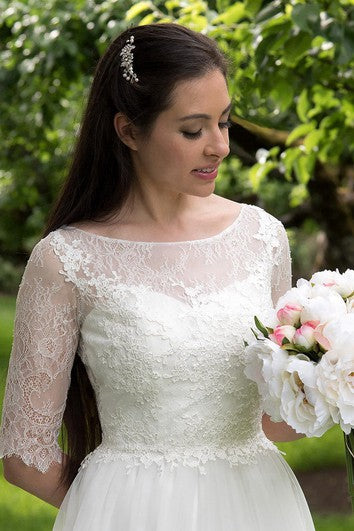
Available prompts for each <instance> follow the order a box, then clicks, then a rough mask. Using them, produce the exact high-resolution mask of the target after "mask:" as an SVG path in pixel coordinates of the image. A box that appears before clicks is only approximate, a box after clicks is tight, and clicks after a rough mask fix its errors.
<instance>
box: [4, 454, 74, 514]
mask: <svg viewBox="0 0 354 531" xmlns="http://www.w3.org/2000/svg"><path fill="white" fill-rule="evenodd" d="M3 463H4V477H5V479H6V480H7V481H8V482H9V483H12V484H13V485H16V486H17V487H20V488H21V489H23V490H25V491H27V492H29V493H30V494H33V495H34V496H37V498H40V499H41V500H43V501H45V502H47V503H50V504H51V505H54V507H58V508H59V507H60V505H61V503H62V501H63V499H64V497H65V494H66V493H67V491H68V488H69V485H66V486H64V485H61V484H60V474H61V469H62V466H61V465H60V464H59V463H53V464H52V465H50V467H49V468H48V470H47V471H46V472H44V473H43V472H40V471H39V470H37V469H36V468H33V467H32V466H27V465H26V464H25V463H24V462H23V461H22V459H20V458H19V457H17V456H11V457H4V458H3Z"/></svg>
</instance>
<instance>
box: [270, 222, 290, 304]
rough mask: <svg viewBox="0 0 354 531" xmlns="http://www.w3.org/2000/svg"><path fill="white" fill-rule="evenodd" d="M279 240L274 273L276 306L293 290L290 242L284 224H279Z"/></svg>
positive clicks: (273, 296) (273, 284)
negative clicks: (280, 298)
mask: <svg viewBox="0 0 354 531" xmlns="http://www.w3.org/2000/svg"><path fill="white" fill-rule="evenodd" d="M277 239H278V242H279V245H278V246H277V248H276V251H275V253H274V260H273V272H272V300H273V304H274V306H275V305H276V303H277V301H278V299H279V297H281V296H282V295H283V294H284V293H285V292H286V291H287V290H288V289H290V288H291V280H292V275H291V255H290V247H289V240H288V236H287V234H286V230H285V228H284V226H283V225H282V223H280V222H279V223H278V224H277Z"/></svg>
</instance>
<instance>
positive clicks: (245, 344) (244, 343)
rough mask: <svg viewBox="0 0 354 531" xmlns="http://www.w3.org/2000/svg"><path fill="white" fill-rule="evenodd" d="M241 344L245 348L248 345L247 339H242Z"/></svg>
mask: <svg viewBox="0 0 354 531" xmlns="http://www.w3.org/2000/svg"><path fill="white" fill-rule="evenodd" d="M243 346H244V347H245V348H246V347H248V343H247V341H245V340H243Z"/></svg>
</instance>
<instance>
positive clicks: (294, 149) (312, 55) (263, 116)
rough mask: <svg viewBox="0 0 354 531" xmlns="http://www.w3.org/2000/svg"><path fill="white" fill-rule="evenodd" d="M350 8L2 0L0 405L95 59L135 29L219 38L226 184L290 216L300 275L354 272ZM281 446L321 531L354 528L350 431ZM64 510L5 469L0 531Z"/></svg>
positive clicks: (44, 524) (240, 196)
mask: <svg viewBox="0 0 354 531" xmlns="http://www.w3.org/2000/svg"><path fill="white" fill-rule="evenodd" d="M353 15H354V1H353V0H333V1H328V2H327V1H315V0H311V1H310V2H308V1H306V2H305V1H301V0H291V1H281V0H274V1H262V0H248V1H244V2H235V1H232V0H208V1H202V0H167V1H166V0H161V1H159V0H155V1H151V0H146V1H140V2H137V1H134V0H101V1H99V0H72V1H71V2H66V1H63V0H46V1H44V0H27V1H26V0H17V1H15V0H10V1H8V0H6V1H4V0H0V93H1V95H2V97H1V101H0V116H1V119H0V134H1V145H0V294H1V295H0V403H1V399H2V396H3V391H4V384H5V378H6V369H7V364H8V356H9V353H10V349H11V341H12V327H13V319H14V310H15V296H16V293H17V289H18V285H19V282H20V279H21V275H22V273H23V268H24V265H25V263H26V260H27V259H28V256H29V253H30V252H31V249H32V248H33V246H34V244H35V243H36V242H37V241H38V239H39V238H40V237H41V233H42V230H43V228H44V225H45V221H46V219H47V216H48V213H49V210H50V206H51V205H52V204H53V201H54V198H55V196H56V194H57V193H58V190H59V187H60V184H61V182H62V181H63V179H64V177H65V172H66V169H67V164H68V160H69V159H70V153H71V151H72V147H73V144H74V141H75V135H76V133H77V130H78V127H79V121H80V116H81V112H82V109H83V106H84V104H85V98H86V95H87V88H88V86H89V82H90V79H91V76H92V73H93V71H94V67H95V64H96V63H97V60H98V58H99V56H100V55H101V54H102V53H103V51H104V50H105V48H106V46H107V45H108V43H109V42H110V41H111V40H112V38H114V37H115V36H116V35H117V34H118V33H119V32H120V31H122V30H123V29H125V28H126V27H127V26H129V25H135V24H138V23H140V24H146V23H150V22H164V21H174V22H178V23H181V24H184V25H186V26H189V27H191V28H192V29H195V30H197V31H201V32H204V33H206V34H208V35H210V36H211V37H213V38H215V39H216V40H217V42H218V43H219V46H220V47H221V48H222V49H223V50H224V51H225V53H226V54H227V55H228V56H229V57H230V59H231V71H230V81H229V88H230V93H231V95H232V98H233V108H232V115H231V118H232V123H233V127H232V128H231V130H230V146H231V153H230V156H229V157H228V158H227V159H226V160H225V161H224V162H223V165H222V170H221V172H220V175H219V177H218V179H217V181H216V183H217V184H216V187H217V188H216V193H218V194H220V195H223V196H225V197H228V198H230V199H234V200H236V201H240V202H245V203H252V204H257V205H259V206H261V207H263V208H265V209H266V210H268V211H269V212H271V213H272V214H274V215H275V216H277V217H278V218H279V219H281V221H282V222H283V223H284V225H285V227H286V229H287V232H288V236H289V239H290V244H291V250H292V257H293V281H294V283H295V282H296V280H297V279H298V278H299V277H302V276H304V277H309V276H310V275H311V273H312V272H314V271H315V270H319V269H325V268H327V269H335V268H337V267H338V268H339V270H340V271H344V270H345V269H346V268H347V267H353V264H354V221H353V211H354V168H353V145H354V133H353V130H354V129H353V125H354V101H353V94H354V91H353V88H354V83H353V66H354V61H353V50H354V16H353ZM279 446H280V447H281V449H282V450H284V451H285V452H286V456H285V458H286V459H287V460H288V462H289V463H290V465H291V466H292V467H293V469H294V471H295V473H296V474H297V475H298V477H299V480H300V482H301V484H302V486H303V489H304V491H305V494H306V495H307V498H308V500H309V503H310V508H311V510H312V512H313V515H314V518H315V523H316V529H317V530H319V531H322V530H326V531H327V530H328V531H329V530H333V531H334V530H335V531H339V530H343V531H345V530H349V529H353V527H354V518H353V516H352V515H351V513H350V506H349V500H348V498H347V493H346V477H345V468H344V467H345V464H344V450H343V437H342V434H341V432H340V430H339V429H337V428H333V429H332V430H330V431H329V432H328V433H327V434H325V435H324V436H323V437H322V438H320V439H317V438H314V439H308V440H304V439H301V440H299V441H295V442H292V443H283V444H280V445H279ZM55 514H56V509H54V508H52V507H50V506H49V505H47V504H45V503H44V502H41V501H40V500H38V499H36V498H34V497H33V496H30V495H29V494H27V493H24V492H23V491H21V490H20V489H17V488H16V487H14V486H12V485H10V484H8V483H6V482H5V480H4V479H3V477H2V475H1V476H0V529H1V530H4V531H5V530H6V531H15V530H16V531H18V530H21V531H22V530H23V531H27V530H30V529H33V530H36V531H42V530H43V531H44V530H49V529H51V525H52V523H53V520H54V517H55Z"/></svg>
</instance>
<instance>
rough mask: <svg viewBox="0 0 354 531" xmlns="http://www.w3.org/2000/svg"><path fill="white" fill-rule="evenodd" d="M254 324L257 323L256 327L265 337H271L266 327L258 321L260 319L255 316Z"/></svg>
mask: <svg viewBox="0 0 354 531" xmlns="http://www.w3.org/2000/svg"><path fill="white" fill-rule="evenodd" d="M254 322H255V323H256V327H257V328H258V330H259V331H260V332H262V334H263V335H264V337H269V333H268V330H267V329H266V327H265V326H264V325H263V324H262V323H261V322H260V320H259V319H258V317H257V316H256V315H255V316H254Z"/></svg>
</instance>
